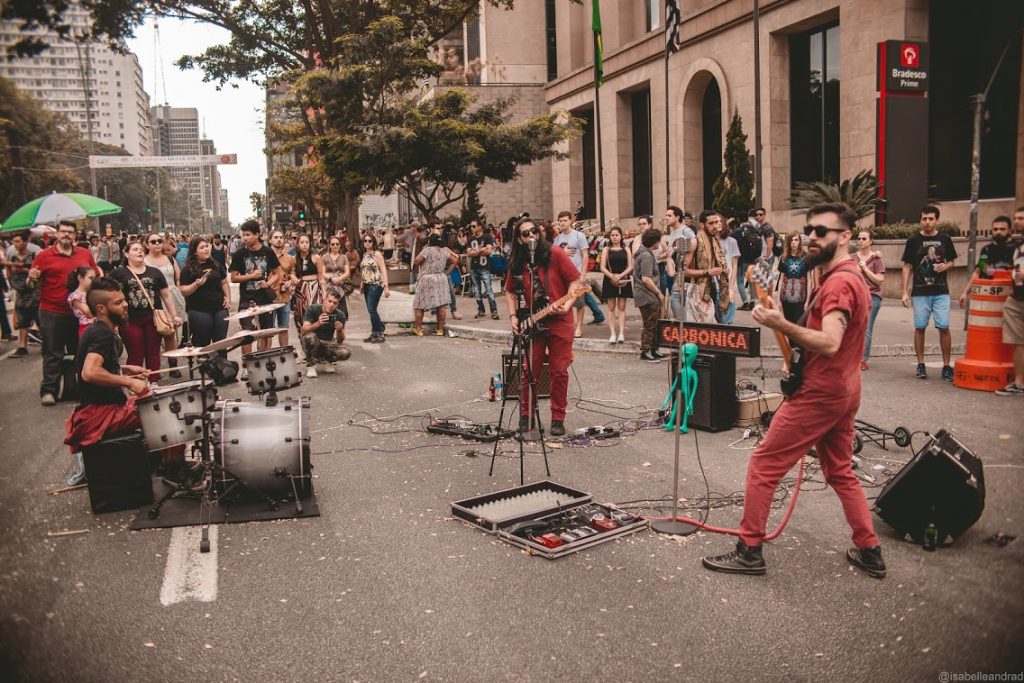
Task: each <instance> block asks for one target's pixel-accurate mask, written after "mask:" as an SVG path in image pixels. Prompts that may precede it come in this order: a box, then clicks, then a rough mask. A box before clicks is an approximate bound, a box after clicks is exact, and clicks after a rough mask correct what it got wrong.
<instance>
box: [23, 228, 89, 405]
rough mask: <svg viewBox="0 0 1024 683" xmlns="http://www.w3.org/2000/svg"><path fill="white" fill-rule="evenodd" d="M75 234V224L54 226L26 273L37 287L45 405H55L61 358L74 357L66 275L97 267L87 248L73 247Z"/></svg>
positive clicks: (75, 341) (41, 392) (41, 390)
mask: <svg viewBox="0 0 1024 683" xmlns="http://www.w3.org/2000/svg"><path fill="white" fill-rule="evenodd" d="M76 233H77V229H76V227H75V224H74V222H72V221H69V220H62V221H61V222H60V223H59V224H58V225H57V232H56V239H55V241H54V243H53V245H52V246H49V247H47V248H46V249H43V250H42V251H40V252H39V254H37V255H36V257H35V258H34V259H33V260H32V267H31V268H29V271H28V278H27V281H28V282H31V283H32V284H33V286H35V285H38V287H39V317H38V321H39V332H40V333H41V336H42V338H43V380H42V382H41V383H40V385H39V397H40V402H41V403H42V404H43V405H44V406H52V405H55V404H56V403H57V396H59V395H60V383H61V375H62V373H61V362H62V361H63V359H64V356H67V355H71V356H73V355H75V351H76V349H77V348H78V320H77V319H76V318H75V316H74V314H72V312H71V307H70V306H69V305H68V290H67V282H68V275H70V274H71V273H72V272H73V271H74V270H75V269H76V268H78V267H79V266H88V267H89V268H92V269H93V270H96V269H97V268H98V266H97V265H96V261H95V260H94V259H93V257H92V254H90V253H89V250H88V249H83V248H82V247H78V246H75V235H76Z"/></svg>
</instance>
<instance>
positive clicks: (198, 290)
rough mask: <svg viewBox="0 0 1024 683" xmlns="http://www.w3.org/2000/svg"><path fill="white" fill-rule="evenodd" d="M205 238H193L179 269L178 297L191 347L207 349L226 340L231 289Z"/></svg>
mask: <svg viewBox="0 0 1024 683" xmlns="http://www.w3.org/2000/svg"><path fill="white" fill-rule="evenodd" d="M213 253H214V252H213V247H212V245H211V244H210V243H209V242H208V241H207V240H206V238H204V237H193V238H192V241H191V242H189V245H188V255H187V256H186V257H185V267H184V268H182V269H181V293H182V294H184V295H185V311H186V312H187V314H188V329H189V332H190V333H191V335H192V345H193V346H200V347H202V346H206V345H207V344H212V343H213V342H215V341H220V340H221V339H224V338H225V337H226V336H228V308H229V307H230V306H231V288H230V286H229V285H228V280H227V277H226V274H225V273H224V267H223V266H222V265H221V264H220V263H219V262H218V261H217V259H216V258H214V256H213Z"/></svg>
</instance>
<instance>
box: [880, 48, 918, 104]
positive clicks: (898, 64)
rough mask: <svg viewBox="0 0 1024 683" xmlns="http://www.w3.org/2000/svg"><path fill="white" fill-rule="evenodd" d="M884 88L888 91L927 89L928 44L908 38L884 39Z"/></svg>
mask: <svg viewBox="0 0 1024 683" xmlns="http://www.w3.org/2000/svg"><path fill="white" fill-rule="evenodd" d="M884 57H885V62H884V64H882V65H881V66H882V68H883V69H884V70H885V71H884V73H885V89H886V90H887V91H889V92H926V91H927V90H928V44H927V43H917V42H914V41H909V40H887V41H885V54H884Z"/></svg>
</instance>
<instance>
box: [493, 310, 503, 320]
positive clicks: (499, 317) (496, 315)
mask: <svg viewBox="0 0 1024 683" xmlns="http://www.w3.org/2000/svg"><path fill="white" fill-rule="evenodd" d="M491 320H501V316H500V315H498V312H497V311H491Z"/></svg>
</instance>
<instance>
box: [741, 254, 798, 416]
mask: <svg viewBox="0 0 1024 683" xmlns="http://www.w3.org/2000/svg"><path fill="white" fill-rule="evenodd" d="M772 279H773V278H772V265H771V263H769V262H768V261H764V260H761V261H758V262H757V263H755V264H754V265H752V266H750V267H749V268H747V280H749V281H750V282H753V283H754V292H755V294H757V300H758V301H759V302H760V303H761V305H762V306H764V307H765V308H775V304H774V302H773V301H772V297H771V294H769V292H771V291H772ZM775 339H776V340H777V341H778V342H779V349H780V350H781V351H782V358H783V359H784V360H785V361H786V367H787V368H789V373H788V374H787V375H786V376H785V377H783V378H782V380H781V381H780V382H779V386H780V387H781V389H782V393H783V394H785V395H786V397H789V396H792V395H793V394H795V393H796V392H797V390H798V389H799V388H800V386H801V385H802V384H803V383H804V367H803V349H801V348H800V347H799V346H798V347H796V348H795V349H794V348H792V347H790V345H789V339H788V338H787V337H786V335H784V334H782V333H781V332H779V331H778V330H775Z"/></svg>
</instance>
